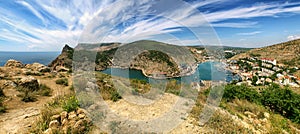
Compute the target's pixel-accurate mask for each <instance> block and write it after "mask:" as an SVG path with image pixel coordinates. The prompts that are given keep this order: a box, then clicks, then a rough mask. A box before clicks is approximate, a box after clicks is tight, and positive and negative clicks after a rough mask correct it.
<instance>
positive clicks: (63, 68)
mask: <svg viewBox="0 0 300 134" xmlns="http://www.w3.org/2000/svg"><path fill="white" fill-rule="evenodd" d="M55 70H56V71H57V72H68V71H69V69H68V68H66V67H63V66H57V67H56V68H55Z"/></svg>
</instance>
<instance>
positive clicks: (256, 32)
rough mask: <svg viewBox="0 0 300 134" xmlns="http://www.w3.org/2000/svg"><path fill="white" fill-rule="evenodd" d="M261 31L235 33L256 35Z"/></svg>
mask: <svg viewBox="0 0 300 134" xmlns="http://www.w3.org/2000/svg"><path fill="white" fill-rule="evenodd" d="M261 32H262V31H254V32H249V33H237V35H249V36H250V35H256V34H260V33H261Z"/></svg>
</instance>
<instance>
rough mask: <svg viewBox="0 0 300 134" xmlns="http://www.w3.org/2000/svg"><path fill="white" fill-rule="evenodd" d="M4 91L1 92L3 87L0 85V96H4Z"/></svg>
mask: <svg viewBox="0 0 300 134" xmlns="http://www.w3.org/2000/svg"><path fill="white" fill-rule="evenodd" d="M4 96H5V95H4V92H3V89H2V88H1V87H0V97H4Z"/></svg>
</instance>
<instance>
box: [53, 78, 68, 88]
mask: <svg viewBox="0 0 300 134" xmlns="http://www.w3.org/2000/svg"><path fill="white" fill-rule="evenodd" d="M55 83H56V84H59V85H64V86H68V85H69V82H68V79H67V78H62V79H57V80H56V81H55Z"/></svg>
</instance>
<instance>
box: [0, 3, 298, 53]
mask: <svg viewBox="0 0 300 134" xmlns="http://www.w3.org/2000/svg"><path fill="white" fill-rule="evenodd" d="M299 22H300V1H296V0H272V1H266V0H185V1H182V0H130V1H129V0H88V1H87V0H47V1H46V0H45V1H42V0H36V1H35V0H2V1H0V51H60V50H61V49H62V47H63V46H64V45H65V44H69V45H70V46H72V47H75V46H76V45H77V44H78V42H84V43H95V42H121V43H128V42H133V41H136V40H142V39H150V40H156V41H162V42H166V43H171V44H176V45H223V46H235V47H251V48H257V47H263V46H268V45H272V44H276V43H280V42H285V41H288V40H293V39H298V38H300V25H299Z"/></svg>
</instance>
